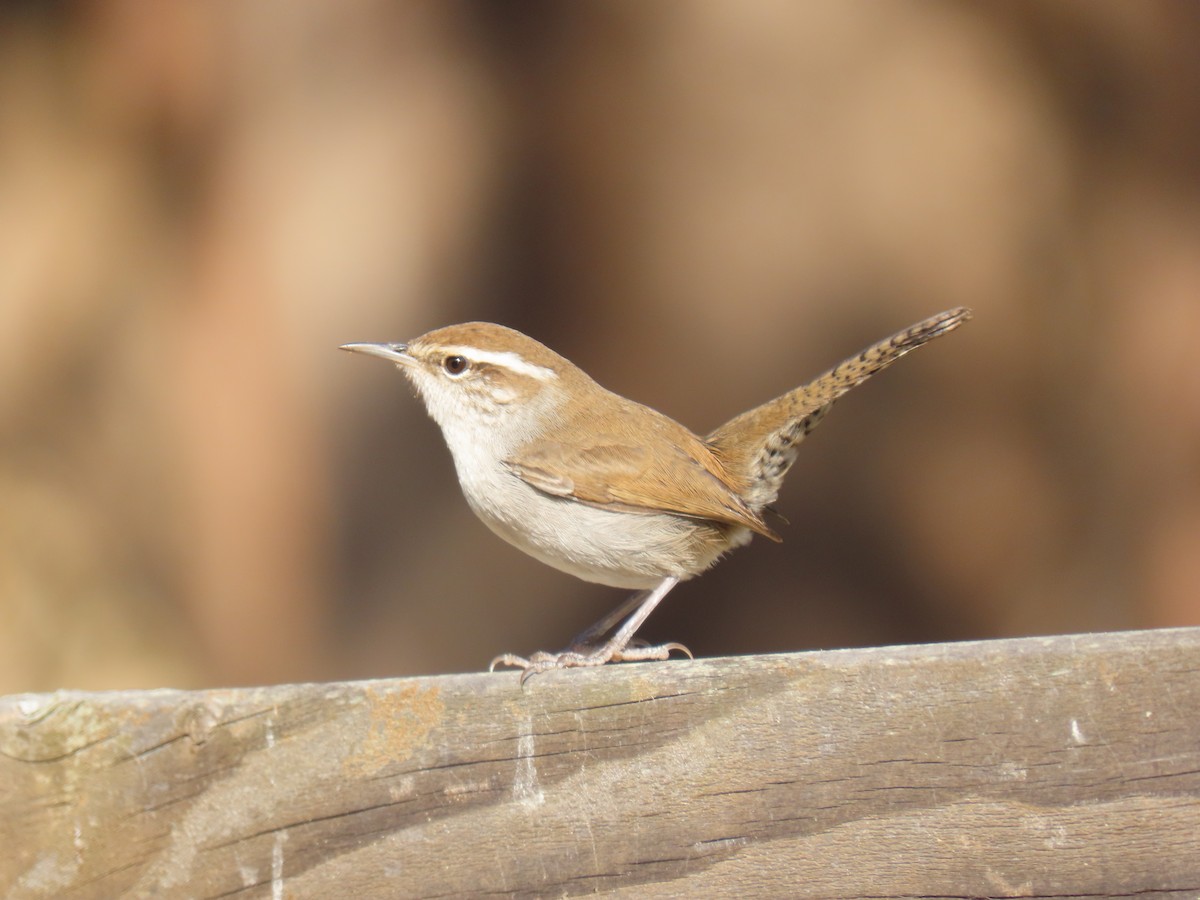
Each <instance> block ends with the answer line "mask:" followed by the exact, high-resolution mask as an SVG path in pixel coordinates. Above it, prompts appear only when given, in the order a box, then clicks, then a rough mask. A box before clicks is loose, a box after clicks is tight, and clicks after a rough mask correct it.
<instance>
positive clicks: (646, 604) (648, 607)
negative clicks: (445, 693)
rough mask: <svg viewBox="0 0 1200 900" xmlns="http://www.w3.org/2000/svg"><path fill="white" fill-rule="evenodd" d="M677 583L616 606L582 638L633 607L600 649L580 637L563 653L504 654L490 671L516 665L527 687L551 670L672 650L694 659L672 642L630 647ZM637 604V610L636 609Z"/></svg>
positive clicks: (635, 659) (648, 657) (660, 656)
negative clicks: (656, 608)
mask: <svg viewBox="0 0 1200 900" xmlns="http://www.w3.org/2000/svg"><path fill="white" fill-rule="evenodd" d="M677 584H679V579H678V578H677V577H675V576H671V577H669V578H664V579H663V580H662V581H661V582H659V584H658V586H657V587H656V588H654V589H653V590H651V591H643V592H641V593H638V594H634V595H633V596H632V597H631V598H630V599H629V600H627V601H626V602H625V603H623V604H621V606H619V607H617V609H616V610H615V611H614V612H612V613H610V614H609V615H608V616H605V618H604V619H601V620H600V621H599V622H597V623H596V624H595V625H593V626H592V627H591V628H589V629H587V631H585V632H583V634H582V635H580V638H585V639H590V638H592V637H595V636H596V635H599V634H604V632H606V631H607V630H608V629H609V628H610V627H611V626H612V623H613V622H614V621H616V620H618V619H619V618H620V617H621V616H623V615H625V614H627V613H629V610H630V609H631V608H633V612H632V614H630V615H629V618H627V619H626V620H625V621H624V622H623V623H622V625H621V627H620V628H618V629H617V631H616V633H615V634H614V635H613V636H612V637H611V638H609V639H608V640H607V641H606V642H604V643H603V644H601V645H600V646H598V647H591V646H589V645H587V644H582V645H581V644H579V643H578V641H579V638H576V642H575V643H573V644H572V646H571V648H570V649H567V650H564V651H562V652H561V653H547V652H545V651H544V650H539V651H538V652H537V653H533V654H530V656H529V657H528V658H525V657H523V656H516V655H514V654H511V653H505V654H503V655H502V656H497V657H496V658H495V659H493V660H492V662H491V665H489V666H488V671H492V670H494V669H495V668H496V666H513V667H515V668H518V669H523V670H524V671H523V672H522V673H521V683H522V684H524V683H525V680H526V679H527V678H529V677H530V676H531V675H536V674H537V673H538V672H547V671H550V670H552V669H572V668H577V667H581V666H602V665H604V664H605V663H607V662H638V661H643V660H651V659H666V658H667V657H669V656H670V655H671V651H672V650H679V651H681V652H683V653H686V654H687V655H688V656H691V655H692V654H691V651H690V650H688V648H687V647H685V646H683V644H676V643H669V644H658V645H655V646H644V647H630V646H629V643H630V641H631V640H632V639H633V635H634V632H636V631H637V630H638V629H639V628H640V627H641V626H642V623H643V622H645V621H646V618H647V617H648V616H649V615H650V613H652V612H654V608H655V607H656V606H658V604H659V603H660V602H662V599H663V597H665V596H667V594H668V593H669V592H670V590H671V588H673V587H675V585H677ZM635 603H636V608H634V606H635ZM601 626H603V627H601Z"/></svg>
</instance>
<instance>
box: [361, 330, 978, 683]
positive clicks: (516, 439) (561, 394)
mask: <svg viewBox="0 0 1200 900" xmlns="http://www.w3.org/2000/svg"><path fill="white" fill-rule="evenodd" d="M970 317H971V310H969V309H966V308H959V309H952V310H949V311H947V312H943V313H940V314H939V315H936V316H933V317H931V318H928V319H925V320H924V321H922V322H918V323H917V324H916V325H914V326H912V327H911V328H909V329H907V330H906V331H901V332H899V333H897V334H895V335H893V336H892V337H890V338H888V339H886V340H884V341H881V342H879V343H878V344H875V345H874V346H872V347H870V348H868V349H867V350H864V351H863V352H862V353H860V354H859V355H858V356H855V357H851V358H850V359H848V360H846V361H845V362H843V363H841V364H840V365H838V366H836V367H835V368H833V369H831V370H829V371H828V372H827V373H825V374H824V375H822V376H821V377H820V378H818V379H816V380H815V381H813V382H811V383H810V384H807V385H805V386H804V387H801V388H797V389H796V390H794V391H791V392H789V393H787V394H784V395H783V396H781V397H778V398H776V399H774V400H772V401H770V402H768V403H764V404H763V405H762V406H759V407H756V408H755V409H752V410H750V411H749V412H745V413H742V415H740V416H737V417H736V418H734V419H731V420H730V421H729V422H726V423H725V424H724V425H722V426H721V427H720V428H718V429H717V430H716V431H713V432H712V433H711V434H709V435H708V436H707V437H705V438H700V437H698V436H696V435H695V434H693V433H692V432H691V431H689V430H688V429H686V428H684V427H683V426H682V425H680V424H679V423H677V422H675V421H674V420H672V419H669V418H667V417H666V416H664V415H662V414H661V413H659V412H656V411H655V410H653V409H650V408H649V407H647V406H642V405H641V404H640V403H635V402H634V401H632V400H627V399H625V398H624V397H621V396H619V395H617V394H614V393H612V392H611V391H607V390H605V389H604V388H602V387H601V386H600V385H598V384H597V383H596V382H595V381H593V380H592V379H591V378H589V377H588V376H587V375H586V374H585V373H584V372H583V371H582V370H581V369H579V368H578V367H577V366H575V365H573V364H572V363H571V362H569V361H568V360H566V359H564V358H563V357H561V356H559V355H558V354H557V353H555V352H554V351H552V350H550V349H549V348H548V347H545V346H543V345H542V344H540V343H538V342H537V341H535V340H534V339H533V338H530V337H526V336H525V335H523V334H521V333H520V332H519V331H513V330H512V329H511V328H505V327H503V326H501V325H492V324H489V323H486V322H471V323H468V324H465V325H450V326H448V327H446V328H439V329H437V330H436V331H431V332H429V333H428V334H425V335H422V336H421V337H419V338H416V339H415V340H413V341H411V342H409V343H407V344H346V345H345V346H344V347H342V349H343V350H351V351H354V352H358V353H368V354H371V355H372V356H379V357H382V358H383V359H387V360H390V361H392V362H394V363H395V364H396V366H397V368H399V369H401V370H402V371H403V372H404V374H405V375H407V376H408V378H409V379H410V380H411V381H412V383H413V384H414V385H415V386H416V388H417V391H418V392H419V393H420V395H421V398H422V399H423V400H424V401H425V406H426V408H427V409H428V410H429V414H430V416H432V417H433V420H434V421H435V422H437V424H438V425H439V426H441V429H442V434H443V435H444V436H445V438H446V443H447V445H449V447H450V453H451V454H452V455H453V457H454V466H455V469H456V470H457V472H458V480H459V483H460V484H461V485H462V489H463V493H464V494H465V495H466V497H467V502H468V503H469V504H470V506H471V509H473V510H474V511H475V514H476V515H477V516H479V518H480V519H482V520H483V521H484V523H485V524H486V525H487V526H488V527H489V528H491V529H492V531H494V532H496V534H498V535H500V537H502V538H504V539H505V540H506V541H508V542H509V543H511V544H513V545H515V546H517V547H519V548H520V549H522V550H524V551H525V552H526V553H528V554H530V555H531V556H533V557H535V558H536V559H539V560H541V561H542V562H544V563H546V564H548V565H551V566H554V568H556V569H561V570H562V571H564V572H569V573H570V574H572V575H575V576H577V577H579V578H582V579H584V580H585V581H595V582H599V583H600V584H607V585H611V586H613V587H622V588H638V589H642V593H639V594H635V595H633V596H632V597H631V598H630V599H629V600H628V601H627V602H625V603H624V604H622V605H621V606H620V607H618V608H617V609H616V610H614V611H613V613H612V614H610V615H608V616H606V617H605V618H604V619H602V620H601V621H600V622H597V623H596V624H595V625H594V626H592V627H591V628H589V629H588V630H587V631H585V632H584V633H583V634H581V635H579V636H578V637H577V638H576V639H575V640H574V641H573V642H572V644H571V646H570V647H569V648H568V649H567V650H565V651H563V652H561V653H545V652H541V651H539V652H537V653H534V654H532V655H531V656H529V657H528V658H525V657H520V656H514V655H512V654H505V655H502V656H498V657H496V659H494V660H493V661H492V664H491V667H490V668H495V666H497V665H509V666H516V667H518V668H521V669H524V670H525V671H524V673H523V675H522V680H524V679H525V678H526V677H528V676H529V675H530V674H532V673H534V672H541V671H545V670H547V669H557V668H565V667H570V666H596V665H602V664H604V663H606V662H609V661H615V660H648V659H666V658H667V656H668V655H669V654H670V652H671V650H680V651H682V652H685V653H688V655H689V656H690V655H691V654H690V652H688V650H687V648H686V647H683V646H682V645H680V644H662V645H659V646H644V645H641V644H639V643H637V642H631V639H632V638H633V634H634V632H635V631H637V629H638V627H639V626H640V625H641V624H642V623H643V622H644V621H645V620H646V617H647V616H649V615H650V613H651V611H652V610H653V609H654V607H655V606H657V605H658V603H659V601H661V600H662V598H663V597H664V596H666V594H667V592H668V591H670V590H671V588H673V587H674V586H675V585H676V584H678V583H679V582H680V581H682V580H684V579H687V578H691V577H692V576H693V575H698V574H700V573H701V572H703V571H704V570H705V569H707V568H708V567H709V566H711V565H713V563H715V562H716V561H717V560H718V559H719V558H720V557H721V555H722V554H724V553H725V552H726V551H728V550H732V549H733V548H735V547H740V546H742V545H743V544H745V543H747V542H748V541H749V540H750V538H751V536H752V535H753V534H761V535H763V536H764V537H768V538H770V539H771V540H773V541H778V540H779V539H780V538H779V537H778V535H776V534H775V532H774V531H772V530H771V529H770V527H768V526H767V524H766V522H764V521H763V518H762V513H763V511H764V510H765V509H766V508H767V506H768V504H770V503H772V502H773V501H774V500H775V498H776V496H777V495H778V493H779V487H780V484H781V483H782V481H783V476H784V475H785V474H786V473H787V470H788V468H789V467H790V466H791V465H792V462H793V461H794V460H795V458H796V445H797V444H799V443H800V441H801V440H803V439H804V436H805V435H807V434H808V432H809V431H811V430H812V429H813V427H814V426H815V425H816V424H817V423H818V422H819V421H820V420H821V418H822V417H823V416H824V415H825V413H826V412H828V411H829V408H830V407H831V406H832V405H833V402H834V401H835V400H836V399H837V398H838V397H840V396H841V395H842V394H844V393H845V392H846V391H848V390H850V389H851V388H853V387H855V386H856V385H859V384H861V383H862V382H863V381H865V380H866V379H868V378H870V377H871V376H872V375H873V374H875V373H876V372H878V371H880V370H881V369H883V368H885V367H887V366H889V365H891V364H892V363H893V362H895V361H896V360H897V359H899V358H900V357H901V356H903V355H904V354H905V353H907V352H908V351H909V350H913V349H915V348H916V347H919V346H921V345H922V344H924V343H925V342H926V341H928V340H931V339H932V338H935V337H937V336H939V335H942V334H946V333H947V332H949V331H953V330H954V329H955V328H957V327H958V326H959V325H961V324H962V323H963V322H965V321H967V319H969V318H970ZM622 619H624V622H623V623H622V624H621V626H620V627H619V628H618V629H617V630H616V632H615V633H614V634H613V635H612V637H611V638H610V639H609V640H607V641H604V642H602V643H601V642H599V638H601V637H603V636H604V635H605V634H607V633H608V631H609V630H610V629H611V628H612V627H613V626H614V625H616V624H617V623H618V622H621V620H622Z"/></svg>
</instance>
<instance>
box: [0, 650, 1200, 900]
mask: <svg viewBox="0 0 1200 900" xmlns="http://www.w3.org/2000/svg"><path fill="white" fill-rule="evenodd" d="M594 892H614V893H617V894H619V895H624V896H630V897H635V896H636V897H666V896H764V895H766V896H791V897H866V896H871V897H884V896H903V897H913V896H920V897H1017V896H1020V897H1046V896H1055V897H1061V896H1088V897H1128V896H1132V895H1137V896H1138V897H1140V898H1144V897H1180V898H1184V897H1186V898H1189V900H1195V898H1197V897H1198V896H1200V629H1176V630H1170V631H1157V632H1140V633H1123V634H1106V635H1088V636H1074V637H1056V638H1036V639H1023V640H1007V641H991V642H981V643H967V644H945V645H930V646H915V647H888V648H880V649H874V650H846V651H834V652H821V653H805V654H791V655H782V656H767V657H749V658H740V659H712V660H700V661H696V662H687V661H682V662H669V663H645V664H636V665H623V666H609V667H606V668H604V669H600V670H591V671H573V672H565V673H554V674H547V675H540V676H537V677H535V678H533V679H531V680H530V681H529V683H528V684H527V685H526V686H525V687H524V689H522V688H520V687H519V686H518V683H517V675H516V674H515V673H513V672H505V673H500V674H495V675H460V676H446V677H431V678H412V679H402V680H393V681H375V682H361V683H345V684H309V685H284V686H279V687H268V688H250V689H244V690H219V691H197V692H178V691H146V692H128V693H102V694H85V693H71V692H61V693H57V694H50V695H23V696H13V697H7V698H2V699H0V896H4V897H9V898H26V897H55V898H58V897H64V898H92V897H96V898H109V897H239V898H241V897H246V898H250V897H270V898H283V897H292V898H300V897H321V898H325V897H353V898H356V900H365V898H374V897H389V898H390V897H445V896H452V895H463V894H468V895H469V894H485V893H486V894H498V895H516V896H567V895H574V894H588V893H594Z"/></svg>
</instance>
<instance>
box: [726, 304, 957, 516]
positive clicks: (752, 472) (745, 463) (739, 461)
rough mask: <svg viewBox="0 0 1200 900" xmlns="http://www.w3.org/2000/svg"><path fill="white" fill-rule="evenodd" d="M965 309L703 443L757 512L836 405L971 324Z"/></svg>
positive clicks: (935, 319)
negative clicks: (798, 450) (923, 348)
mask: <svg viewBox="0 0 1200 900" xmlns="http://www.w3.org/2000/svg"><path fill="white" fill-rule="evenodd" d="M971 316H972V312H971V310H970V309H968V308H966V307H965V306H962V307H958V308H957V309H951V310H947V311H946V312H943V313H938V314H937V315H936V316H931V317H930V318H928V319H925V320H923V321H921V322H918V323H917V324H916V325H913V326H912V327H911V328H908V329H906V330H904V331H900V332H897V333H896V334H894V335H892V336H891V337H890V338H886V339H885V340H882V341H880V342H879V343H877V344H875V345H873V346H871V347H868V348H867V349H866V350H864V351H863V352H862V353H860V354H858V356H853V357H851V358H850V359H847V360H846V361H844V362H842V363H840V364H838V365H837V366H834V367H833V368H832V369H830V370H829V371H828V372H826V373H825V374H824V375H822V376H821V377H820V378H817V379H816V380H814V381H811V382H809V383H808V384H806V385H804V386H803V387H799V388H796V389H795V390H794V391H789V392H788V393H786V394H784V395H783V396H782V397H776V398H775V399H774V400H770V401H768V402H767V403H764V404H763V405H762V406H759V407H756V408H755V409H752V410H750V411H749V412H745V413H742V414H741V415H740V416H738V417H736V418H734V419H731V420H730V421H728V422H726V423H725V424H724V425H722V426H721V427H720V428H718V429H717V430H716V431H714V432H712V433H711V434H710V435H709V436H708V437H707V438H706V441H707V443H708V445H709V447H710V448H711V449H712V450H713V452H714V453H715V454H716V455H717V457H718V458H719V459H720V460H721V462H722V464H723V465H724V467H725V470H726V471H727V472H728V473H729V475H730V476H731V477H732V478H733V479H734V480H735V481H737V482H739V484H740V485H741V486H742V489H741V494H742V497H743V499H745V501H746V503H747V505H748V506H749V507H750V508H751V509H753V510H755V511H756V512H757V511H760V510H762V509H763V508H764V507H765V506H767V505H768V504H770V503H772V502H774V500H775V498H776V497H777V496H778V495H779V487H780V485H781V484H782V483H783V476H784V475H786V474H787V471H788V469H790V468H791V466H792V463H793V462H795V461H796V446H797V445H798V444H799V443H800V442H801V441H802V440H804V437H805V435H807V434H808V433H809V432H810V431H812V430H813V428H815V427H816V425H817V423H818V422H820V421H821V419H822V418H824V416H825V414H826V413H827V412H829V409H830V407H832V406H833V403H834V401H835V400H837V399H838V397H840V396H842V394H844V393H846V391H848V390H850V389H851V388H854V387H857V386H858V385H860V384H862V383H863V382H864V381H866V380H867V379H868V378H870V377H871V376H872V375H874V374H875V373H876V372H879V371H881V370H883V369H886V368H887V367H888V366H890V365H891V364H892V363H894V362H895V361H896V360H898V359H899V358H900V357H902V356H903V355H904V354H905V353H908V351H910V350H915V349H916V348H917V347H920V346H921V345H922V344H924V343H926V342H927V341H931V340H933V339H934V338H935V337H939V336H940V335H943V334H947V333H949V332H951V331H953V330H954V329H955V328H957V327H958V326H959V325H961V324H962V323H963V322H965V321H967V320H968V319H970V318H971Z"/></svg>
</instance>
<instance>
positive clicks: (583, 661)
mask: <svg viewBox="0 0 1200 900" xmlns="http://www.w3.org/2000/svg"><path fill="white" fill-rule="evenodd" d="M672 650H678V651H679V652H680V653H685V654H687V656H688V658H689V659H692V658H694V657H693V656H692V651H691V650H689V649H688V648H687V647H685V646H684V645H683V644H679V643H675V642H674V641H672V642H671V643H668V644H654V645H649V644H645V643H643V642H641V641H631V642H629V643H628V644H627V645H626V646H624V647H622V646H619V645H617V644H616V643H614V642H612V641H609V642H608V643H605V644H601V645H600V646H599V647H580V646H573V647H571V648H569V649H567V650H563V651H561V652H559V653H548V652H546V651H545V650H539V651H537V652H536V653H531V654H529V656H528V657H525V656H517V655H516V654H514V653H503V654H501V655H500V656H497V657H496V658H495V659H493V660H492V661H491V663H490V664H489V665H488V671H489V672H494V671H496V666H511V667H512V668H514V669H521V670H522V671H521V684H524V683H525V682H526V681H528V680H529V679H530V678H532V677H533V676H534V675H537V674H539V673H541V672H552V671H554V670H556V669H578V668H587V667H592V666H602V665H604V664H605V663H609V662H645V661H648V660H656V659H657V660H661V659H668V658H669V657H670V655H671V651H672Z"/></svg>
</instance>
